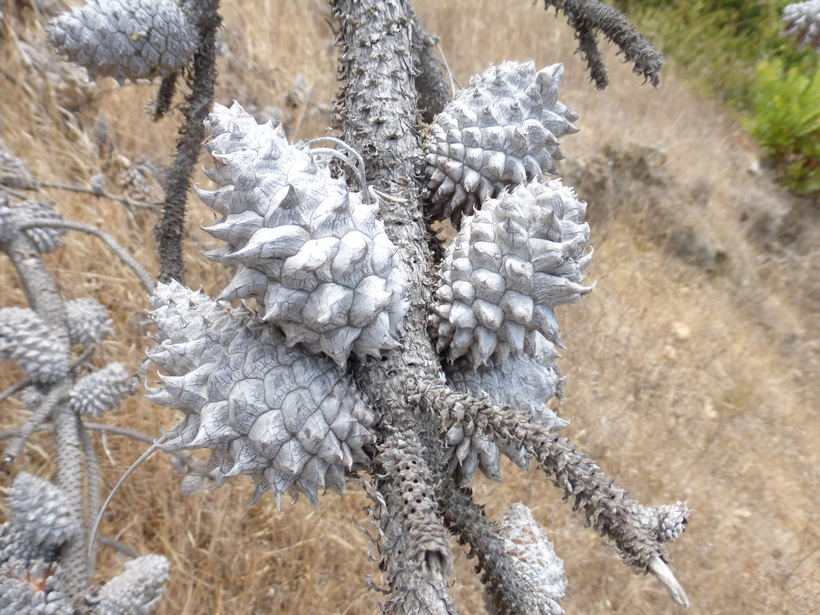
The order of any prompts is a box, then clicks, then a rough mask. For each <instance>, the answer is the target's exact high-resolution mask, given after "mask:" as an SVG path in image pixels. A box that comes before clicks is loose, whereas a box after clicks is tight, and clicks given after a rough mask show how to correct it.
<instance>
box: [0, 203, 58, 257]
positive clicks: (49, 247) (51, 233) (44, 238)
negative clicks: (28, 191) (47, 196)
mask: <svg viewBox="0 0 820 615" xmlns="http://www.w3.org/2000/svg"><path fill="white" fill-rule="evenodd" d="M62 219H63V217H62V216H61V215H60V214H59V213H57V212H56V211H54V210H53V209H52V207H51V205H50V204H48V203H42V202H40V201H29V200H25V201H20V202H19V203H12V202H9V203H7V204H6V205H2V204H0V241H3V242H6V241H11V239H13V238H14V235H16V234H17V232H18V231H17V225H19V224H21V223H23V222H28V221H30V220H62ZM67 232H68V231H67V229H60V228H30V229H27V230H26V231H25V234H26V237H28V238H29V239H30V240H31V242H32V243H33V244H34V248H35V249H36V250H37V252H39V253H40V254H46V253H48V252H53V251H54V250H56V249H57V248H59V247H60V246H61V245H62V242H61V240H60V238H61V237H62V236H63V235H65V234H66V233H67Z"/></svg>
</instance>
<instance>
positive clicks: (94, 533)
mask: <svg viewBox="0 0 820 615" xmlns="http://www.w3.org/2000/svg"><path fill="white" fill-rule="evenodd" d="M166 440H168V438H167V437H166V436H162V437H161V438H159V439H158V440H157V441H156V442H154V443H153V444H152V445H151V447H150V448H149V449H148V450H147V451H145V452H144V453H143V454H142V455H140V457H139V459H137V460H136V461H135V462H134V463H133V465H132V466H131V467H130V468H128V470H126V472H125V474H123V475H122V478H121V479H120V480H119V481H117V484H116V485H114V489H113V490H112V491H111V493H110V494H109V495H108V497H107V498H106V500H105V502H104V503H103V505H102V508H100V512H99V513H98V514H97V518H96V519H95V520H94V525H93V526H92V527H91V532H90V535H89V537H88V556H89V557H91V555H92V553H93V551H94V544H95V543H96V541H97V532H98V531H99V529H100V523H101V522H102V518H103V515H105V511H106V510H107V509H108V505H109V504H110V503H111V500H113V499H114V496H115V495H116V494H117V491H119V489H120V487H122V486H123V484H125V481H126V480H128V477H129V476H131V474H133V473H134V472H135V471H136V469H137V468H138V467H140V466H141V465H142V462H143V461H145V460H146V459H148V458H149V457H150V456H151V455H153V454H154V453H155V452H156V451H158V450H161V449H160V447H161V446H162V445H163V444H164V443H165V442H166Z"/></svg>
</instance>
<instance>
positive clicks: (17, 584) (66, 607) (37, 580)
mask: <svg viewBox="0 0 820 615" xmlns="http://www.w3.org/2000/svg"><path fill="white" fill-rule="evenodd" d="M59 571H60V569H59V566H57V565H56V564H53V563H52V564H47V563H44V562H32V563H31V564H29V565H25V564H23V563H21V562H6V563H4V564H2V565H0V615H73V614H74V607H73V606H72V604H71V602H70V601H69V599H68V596H67V595H66V594H65V593H64V592H63V588H62V583H61V582H60V576H59Z"/></svg>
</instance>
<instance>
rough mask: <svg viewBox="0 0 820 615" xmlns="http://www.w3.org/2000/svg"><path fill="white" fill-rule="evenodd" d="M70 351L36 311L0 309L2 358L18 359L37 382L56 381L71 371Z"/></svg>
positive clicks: (21, 366) (7, 359) (0, 352)
mask: <svg viewBox="0 0 820 615" xmlns="http://www.w3.org/2000/svg"><path fill="white" fill-rule="evenodd" d="M69 359H70V351H69V348H68V344H67V343H66V341H65V340H63V338H61V337H59V336H56V335H55V334H54V329H52V327H50V326H49V325H48V324H47V323H46V322H45V321H43V319H42V318H40V317H39V316H38V315H37V313H36V312H35V311H34V310H30V309H28V308H15V307H8V308H3V309H0V360H2V361H10V360H14V361H17V364H18V365H19V366H20V369H22V370H23V371H24V372H25V373H26V375H27V376H28V377H29V378H31V379H32V380H34V381H35V382H39V383H43V384H48V383H52V382H57V381H58V380H60V379H62V378H64V377H65V376H66V375H67V374H68V370H69V366H70V364H69Z"/></svg>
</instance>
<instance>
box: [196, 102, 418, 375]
mask: <svg viewBox="0 0 820 615" xmlns="http://www.w3.org/2000/svg"><path fill="white" fill-rule="evenodd" d="M206 128H207V130H208V133H209V135H210V138H209V140H208V141H207V142H206V148H207V149H208V151H209V152H210V153H211V155H212V156H213V159H214V162H215V163H216V166H215V167H214V168H213V169H210V170H206V174H207V175H208V176H209V177H210V178H211V179H212V180H213V181H215V182H217V183H218V184H219V185H220V186H221V187H220V188H219V189H218V190H216V191H213V192H211V191H204V190H201V191H200V192H199V195H200V198H201V199H202V200H203V201H204V202H205V203H206V204H207V205H208V206H209V207H211V208H213V209H214V210H215V211H216V212H217V213H219V214H220V215H222V216H223V218H221V219H220V220H219V221H218V223H217V224H214V225H213V226H211V227H208V228H206V229H205V230H206V231H208V232H209V233H210V234H211V235H213V236H214V237H216V238H217V239H220V240H222V241H225V242H226V243H227V245H226V246H224V247H222V248H220V249H217V250H213V251H211V252H207V253H206V254H205V256H207V257H208V258H210V259H212V260H214V261H217V262H219V263H221V264H223V265H227V266H231V267H236V268H237V271H236V274H235V276H234V278H233V280H232V281H231V283H230V285H229V286H228V287H227V288H226V289H225V290H224V291H223V292H222V294H221V295H220V297H219V298H220V299H235V298H242V299H248V298H253V299H256V300H257V301H258V302H259V304H260V306H261V307H262V310H261V316H262V318H263V319H264V320H266V321H268V322H272V323H275V324H276V325H278V326H279V327H281V328H282V330H283V331H284V332H285V335H286V337H287V343H288V345H289V346H293V345H294V344H297V343H301V344H303V345H304V346H305V347H306V348H307V349H308V350H310V351H311V352H314V353H320V352H323V353H325V354H326V355H328V356H329V357H331V358H333V360H334V361H336V362H337V363H338V364H339V365H344V364H345V361H346V360H347V357H348V355H349V354H350V352H351V351H352V352H354V353H356V354H357V355H358V356H360V357H365V356H376V357H378V356H379V355H380V353H381V351H382V350H387V349H390V348H395V347H396V346H398V342H397V341H396V338H395V336H396V335H397V334H398V332H399V329H400V327H401V322H402V319H403V317H404V307H403V305H402V289H403V286H404V284H405V283H406V280H407V274H406V272H405V269H404V267H403V265H402V263H401V261H400V259H399V257H398V254H397V249H396V247H395V246H394V245H393V243H392V242H391V241H390V239H389V238H388V237H387V234H386V233H385V231H384V226H383V225H382V223H381V222H380V221H379V220H378V219H377V218H376V215H377V213H378V206H377V205H375V204H372V205H371V204H367V203H365V202H363V196H366V195H363V194H362V193H357V192H351V191H349V190H348V188H347V185H346V184H345V181H344V179H343V178H334V177H332V176H331V173H330V169H329V168H328V167H327V165H326V164H324V160H323V159H322V158H321V157H320V156H315V155H314V154H312V153H311V151H310V150H309V149H307V148H304V147H299V146H294V145H290V144H289V143H288V142H287V140H286V139H285V135H284V132H283V131H282V128H281V126H279V127H277V128H274V127H273V126H272V125H271V124H270V123H267V124H262V125H258V124H257V123H256V120H254V119H253V117H252V116H250V115H249V114H248V113H246V112H245V110H244V109H242V107H241V106H240V105H239V104H238V103H234V105H233V106H232V107H231V108H230V109H227V108H226V107H222V106H220V105H216V106H215V108H214V112H213V113H212V114H211V116H210V117H209V119H208V121H207V122H206Z"/></svg>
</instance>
